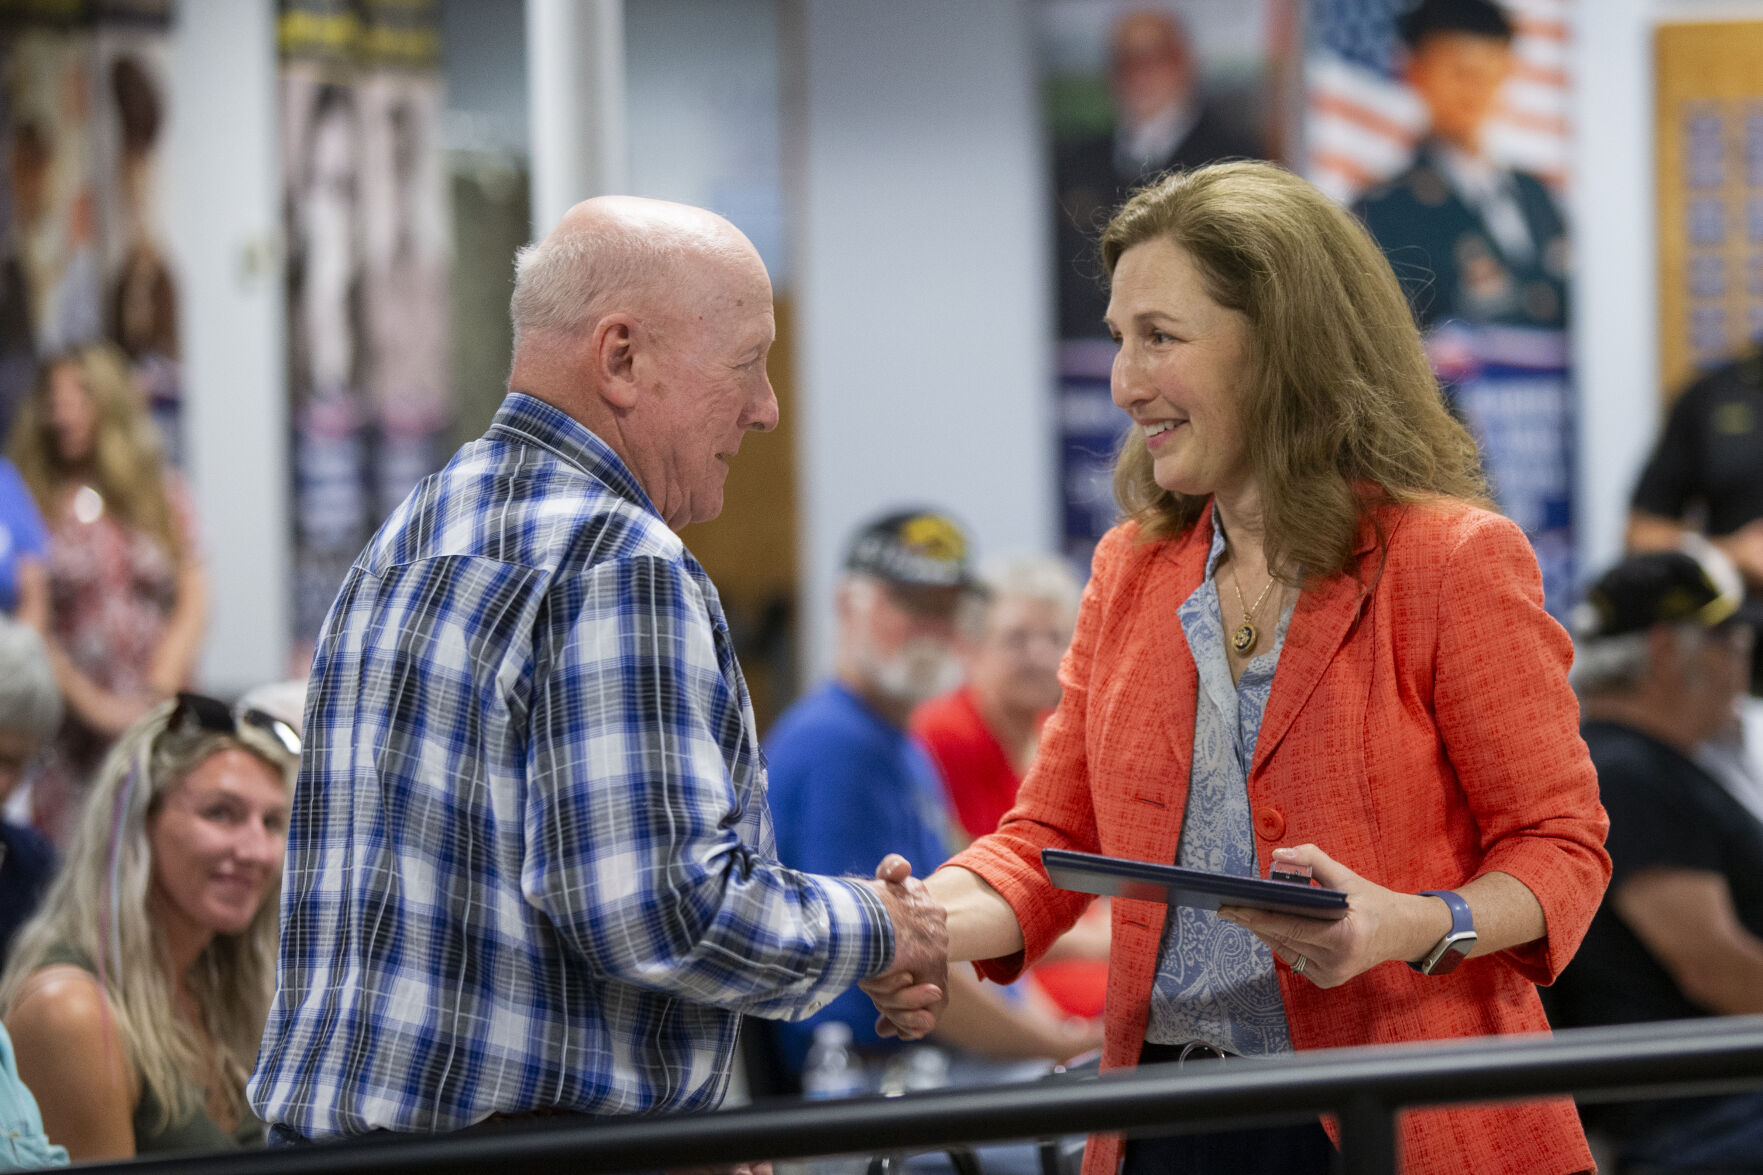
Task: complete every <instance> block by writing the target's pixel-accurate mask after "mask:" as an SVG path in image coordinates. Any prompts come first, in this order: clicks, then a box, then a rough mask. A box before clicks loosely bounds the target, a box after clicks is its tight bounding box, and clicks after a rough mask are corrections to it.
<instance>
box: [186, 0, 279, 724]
mask: <svg viewBox="0 0 1763 1175" xmlns="http://www.w3.org/2000/svg"><path fill="white" fill-rule="evenodd" d="M167 65H168V69H167V74H168V77H169V79H170V95H169V107H170V115H169V121H168V124H167V131H166V144H165V160H164V168H165V171H164V178H165V185H166V188H165V197H166V201H165V209H166V231H167V234H168V236H169V238H170V246H171V255H172V259H173V262H174V264H175V265H176V266H177V275H178V279H179V281H180V282H181V293H182V304H183V307H184V321H183V346H184V368H185V379H186V384H185V388H186V391H185V404H186V408H185V416H184V420H185V429H186V434H185V435H186V439H187V441H188V445H189V455H190V462H189V470H188V473H189V476H190V482H191V487H192V489H193V491H194V493H195V498H196V506H197V517H198V520H199V523H200V526H201V529H202V536H203V551H204V554H205V555H206V558H207V566H208V574H209V580H210V598H211V601H212V603H211V608H210V621H209V627H208V637H207V641H206V644H205V645H204V648H203V659H202V669H201V673H202V680H203V682H204V685H205V688H207V689H209V690H210V691H213V692H216V693H222V694H228V693H236V692H239V691H241V690H243V689H246V688H248V687H250V686H252V685H255V684H257V683H259V682H263V681H270V680H274V679H277V678H280V677H283V676H286V674H287V672H288V668H289V667H288V666H287V664H286V658H287V648H288V640H287V633H288V624H289V619H288V610H289V593H288V586H287V585H288V566H289V560H288V522H287V518H288V468H287V449H288V440H287V390H286V362H285V360H284V343H283V309H282V306H283V300H284V286H283V281H282V266H281V258H280V256H279V253H278V247H277V242H278V240H279V225H280V223H281V213H280V205H279V191H280V183H281V170H280V167H279V165H278V163H277V158H276V130H275V128H276V60H275V5H274V3H273V0H180V2H179V4H178V11H177V24H176V27H175V29H174V31H173V34H172V37H171V47H170V57H169V60H168V62H167Z"/></svg>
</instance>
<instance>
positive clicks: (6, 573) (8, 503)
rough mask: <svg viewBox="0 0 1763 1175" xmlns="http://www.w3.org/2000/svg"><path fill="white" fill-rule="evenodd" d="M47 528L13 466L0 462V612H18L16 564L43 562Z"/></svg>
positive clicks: (33, 500)
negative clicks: (30, 561)
mask: <svg viewBox="0 0 1763 1175" xmlns="http://www.w3.org/2000/svg"><path fill="white" fill-rule="evenodd" d="M48 549H49V528H48V527H46V526H44V525H43V516H42V515H41V514H39V513H38V512H37V502H36V499H35V498H33V497H31V491H30V490H29V489H28V488H27V487H26V486H25V484H24V478H22V477H20V476H19V475H18V469H17V467H15V466H14V465H13V464H12V462H10V461H8V460H6V459H5V458H0V612H7V613H11V612H13V611H16V610H17V608H18V564H19V561H20V560H21V559H37V560H41V559H42V558H43V554H44V552H46V551H47V550H48Z"/></svg>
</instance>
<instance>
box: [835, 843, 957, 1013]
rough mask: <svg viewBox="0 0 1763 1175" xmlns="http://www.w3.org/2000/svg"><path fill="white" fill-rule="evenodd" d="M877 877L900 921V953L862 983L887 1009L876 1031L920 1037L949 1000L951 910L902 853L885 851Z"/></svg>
mask: <svg viewBox="0 0 1763 1175" xmlns="http://www.w3.org/2000/svg"><path fill="white" fill-rule="evenodd" d="M875 878H876V879H875V880H874V881H872V882H870V883H869V884H870V886H871V887H872V888H873V889H874V890H875V891H876V893H877V894H878V895H879V896H880V897H881V900H882V904H883V905H884V906H886V907H887V911H888V917H889V918H890V919H891V920H892V921H893V923H894V958H893V960H892V961H891V962H890V963H889V964H888V967H887V970H885V971H883V972H882V973H881V974H880V975H877V976H875V977H874V978H872V979H865V980H863V981H861V982H859V983H858V985H857V986H858V987H860V988H862V989H863V992H864V994H866V995H868V996H869V998H870V999H872V1000H874V1001H875V1007H876V1011H878V1012H880V1013H881V1015H880V1016H879V1017H878V1018H877V1019H876V1022H875V1030H876V1032H878V1033H880V1034H881V1035H882V1036H897V1037H899V1038H900V1039H901V1040H917V1039H919V1038H920V1037H922V1036H924V1035H925V1034H927V1033H928V1032H930V1030H931V1029H933V1028H935V1027H936V1024H937V1016H938V1015H939V1014H940V1013H941V1012H942V1010H943V1008H944V1007H945V1006H946V1005H947V1004H948V1002H949V925H948V916H947V914H946V913H945V912H944V910H943V907H942V906H940V905H938V904H937V902H936V900H935V899H934V898H932V897H931V896H930V891H929V890H927V889H926V888H925V886H924V882H922V881H919V880H916V879H914V878H913V876H912V866H911V864H910V863H909V862H908V861H907V860H906V858H904V857H902V856H900V854H898V853H889V854H888V855H887V856H885V857H883V858H882V861H881V864H879V865H877V866H876V868H875Z"/></svg>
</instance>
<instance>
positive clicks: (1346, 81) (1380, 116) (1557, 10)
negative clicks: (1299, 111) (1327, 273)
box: [1304, 0, 1574, 200]
mask: <svg viewBox="0 0 1763 1175" xmlns="http://www.w3.org/2000/svg"><path fill="white" fill-rule="evenodd" d="M1413 7H1414V3H1413V0H1310V5H1309V14H1308V15H1309V23H1308V32H1309V37H1308V42H1309V43H1308V48H1307V52H1306V54H1305V62H1304V75H1305V77H1304V80H1305V87H1304V88H1305V107H1306V114H1305V127H1304V131H1305V133H1304V142H1305V155H1306V159H1307V171H1306V174H1308V175H1309V177H1310V178H1311V179H1312V180H1314V181H1315V182H1316V184H1317V186H1319V187H1321V188H1322V189H1323V191H1325V192H1328V193H1329V194H1330V195H1332V196H1334V197H1335V198H1336V199H1339V200H1352V199H1353V198H1354V197H1356V196H1358V195H1359V194H1360V193H1361V192H1363V191H1364V190H1365V189H1366V188H1368V187H1370V186H1371V185H1372V184H1374V183H1377V182H1379V181H1382V180H1386V179H1389V178H1390V177H1391V176H1393V175H1395V174H1396V173H1397V172H1398V171H1400V170H1401V169H1402V167H1403V166H1404V165H1405V164H1406V163H1407V161H1408V157H1409V156H1410V155H1411V154H1412V152H1413V150H1414V144H1415V143H1416V142H1418V141H1419V139H1420V137H1421V136H1422V135H1423V134H1424V133H1425V130H1426V125H1427V115H1426V108H1425V106H1424V105H1423V104H1422V103H1421V101H1420V99H1419V97H1418V96H1416V95H1415V93H1414V92H1413V91H1412V90H1411V89H1409V88H1408V85H1407V84H1406V82H1404V81H1403V79H1402V62H1403V60H1404V57H1405V53H1406V50H1405V47H1404V46H1403V44H1402V38H1401V36H1400V35H1399V34H1398V33H1397V31H1396V21H1397V18H1398V17H1399V16H1400V15H1401V14H1402V13H1404V12H1406V11H1408V10H1409V9H1411V8H1413ZM1504 7H1505V11H1506V13H1507V15H1508V16H1509V17H1510V18H1511V20H1512V23H1513V26H1514V32H1515V35H1514V37H1513V39H1512V50H1513V53H1514V54H1515V56H1516V58H1517V60H1516V62H1515V66H1514V69H1513V72H1512V76H1511V78H1510V79H1509V80H1508V81H1507V82H1506V85H1505V87H1504V89H1503V92H1502V93H1501V95H1500V105H1499V106H1498V107H1497V108H1496V109H1495V111H1494V113H1493V116H1492V117H1491V118H1490V119H1489V122H1488V126H1487V150H1488V153H1489V154H1490V155H1493V156H1494V157H1496V158H1499V159H1503V160H1505V161H1506V162H1508V163H1510V164H1513V165H1514V166H1518V167H1522V168H1524V169H1525V170H1527V171H1530V172H1532V173H1534V174H1536V175H1540V176H1542V177H1543V178H1545V179H1546V180H1548V181H1549V183H1550V185H1551V186H1553V187H1554V188H1555V189H1556V190H1557V191H1560V190H1561V189H1563V188H1564V187H1565V186H1566V183H1567V158H1568V153H1569V146H1570V133H1571V126H1570V123H1569V120H1568V86H1569V82H1570V78H1569V75H1568V48H1569V46H1570V45H1571V42H1572V18H1573V7H1574V0H1507V3H1506V4H1505V5H1504Z"/></svg>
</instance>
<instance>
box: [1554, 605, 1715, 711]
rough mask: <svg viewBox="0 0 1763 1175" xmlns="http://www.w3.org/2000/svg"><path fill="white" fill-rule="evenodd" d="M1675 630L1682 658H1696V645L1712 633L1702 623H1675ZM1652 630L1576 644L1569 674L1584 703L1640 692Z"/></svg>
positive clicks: (1644, 676) (1678, 652)
mask: <svg viewBox="0 0 1763 1175" xmlns="http://www.w3.org/2000/svg"><path fill="white" fill-rule="evenodd" d="M1671 628H1672V635H1673V637H1674V638H1675V647H1676V652H1677V655H1678V657H1679V658H1680V659H1683V658H1688V657H1691V656H1693V655H1694V654H1695V651H1696V646H1697V645H1699V644H1701V642H1702V641H1703V640H1704V639H1706V637H1707V635H1708V630H1707V629H1706V628H1704V627H1702V626H1701V625H1699V624H1674V625H1672V626H1671ZM1651 631H1652V630H1651V629H1642V630H1641V631H1639V632H1625V633H1622V634H1621V635H1620V636H1601V637H1591V638H1582V639H1581V640H1579V641H1578V642H1577V643H1576V644H1575V645H1574V649H1573V668H1572V670H1571V671H1570V672H1569V673H1568V681H1569V683H1570V684H1571V685H1572V686H1573V691H1574V692H1575V693H1576V694H1578V695H1579V696H1580V698H1581V699H1582V700H1583V699H1586V698H1595V697H1603V696H1606V695H1609V694H1628V693H1633V692H1634V691H1635V690H1637V689H1639V688H1640V687H1641V686H1642V684H1644V683H1645V681H1646V679H1647V671H1648V668H1649V657H1650V654H1649V651H1648V643H1649V642H1648V637H1649V635H1650V634H1651Z"/></svg>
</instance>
